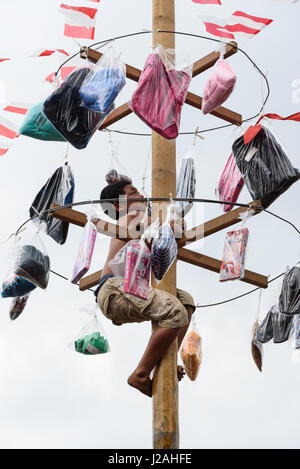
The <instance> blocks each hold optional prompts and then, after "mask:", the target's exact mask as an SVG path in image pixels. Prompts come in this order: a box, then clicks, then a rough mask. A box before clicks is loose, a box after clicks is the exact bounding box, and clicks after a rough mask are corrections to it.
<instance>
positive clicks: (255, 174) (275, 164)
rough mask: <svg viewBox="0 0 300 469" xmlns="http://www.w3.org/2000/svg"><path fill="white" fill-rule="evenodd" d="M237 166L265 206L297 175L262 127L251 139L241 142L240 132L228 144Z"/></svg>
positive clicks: (280, 148) (253, 195)
mask: <svg viewBox="0 0 300 469" xmlns="http://www.w3.org/2000/svg"><path fill="white" fill-rule="evenodd" d="M232 150H233V153H234V157H235V159H236V163H237V166H238V168H239V170H240V172H241V174H242V177H243V179H244V181H245V184H246V186H247V188H248V190H249V192H250V194H251V196H252V198H253V199H254V200H260V201H261V204H262V206H263V208H267V207H268V206H269V205H271V203H272V202H274V200H276V199H277V197H279V196H280V195H281V194H283V193H284V192H285V191H286V190H287V189H288V188H289V187H290V186H291V185H292V184H293V183H294V182H296V181H297V180H298V179H299V178H300V173H299V171H298V169H296V168H293V166H292V164H291V162H290V160H289V159H288V157H287V155H286V154H285V152H284V151H283V149H282V147H281V145H279V143H278V142H277V141H276V139H275V137H274V136H273V135H272V133H271V132H270V131H269V130H268V129H267V128H266V127H262V128H261V130H260V131H259V132H258V133H257V135H256V136H255V137H254V138H253V140H252V141H251V142H250V143H248V144H245V142H244V136H242V137H240V138H238V139H237V140H236V141H235V142H234V143H233V146H232Z"/></svg>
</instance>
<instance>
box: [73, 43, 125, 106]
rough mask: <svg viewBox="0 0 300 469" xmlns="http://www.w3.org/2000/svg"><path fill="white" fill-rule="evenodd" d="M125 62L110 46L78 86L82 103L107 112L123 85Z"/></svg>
mask: <svg viewBox="0 0 300 469" xmlns="http://www.w3.org/2000/svg"><path fill="white" fill-rule="evenodd" d="M125 76H126V69H125V64H124V62H122V61H121V60H120V59H119V58H118V57H116V55H115V53H114V50H113V48H112V47H110V48H109V49H108V50H107V51H106V52H105V53H104V54H103V55H102V57H101V58H100V59H99V60H98V62H97V64H96V65H95V68H94V70H93V71H91V72H90V73H89V75H88V76H87V78H86V79H85V80H84V82H83V84H82V86H81V88H80V91H79V93H80V96H81V98H82V105H83V106H84V107H86V108H88V109H91V110H92V111H96V112H105V113H106V112H107V111H108V110H109V109H110V107H111V106H112V105H113V103H114V101H115V99H116V97H117V96H118V94H119V93H120V91H121V90H122V88H123V87H124V86H125V83H126V80H125Z"/></svg>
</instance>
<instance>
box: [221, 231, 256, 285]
mask: <svg viewBox="0 0 300 469" xmlns="http://www.w3.org/2000/svg"><path fill="white" fill-rule="evenodd" d="M248 236H249V230H248V228H241V229H239V230H236V231H229V232H228V233H227V234H226V238H225V244H224V251H223V257H222V264H221V270H220V277H219V281H220V282H225V281H226V280H235V279H241V278H244V275H245V257H246V248H247V243H248Z"/></svg>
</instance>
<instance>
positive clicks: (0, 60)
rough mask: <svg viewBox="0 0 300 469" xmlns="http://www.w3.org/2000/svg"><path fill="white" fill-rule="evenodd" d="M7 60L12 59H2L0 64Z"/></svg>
mask: <svg viewBox="0 0 300 469" xmlns="http://www.w3.org/2000/svg"><path fill="white" fill-rule="evenodd" d="M5 60H11V59H0V62H4V61H5Z"/></svg>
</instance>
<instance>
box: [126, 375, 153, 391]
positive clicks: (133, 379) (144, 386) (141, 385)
mask: <svg viewBox="0 0 300 469" xmlns="http://www.w3.org/2000/svg"><path fill="white" fill-rule="evenodd" d="M127 383H128V384H129V386H132V387H133V388H136V389H137V390H138V391H140V392H142V393H143V394H146V396H149V397H152V381H151V379H150V378H149V376H144V375H142V374H141V373H137V372H136V371H134V372H133V373H132V374H131V375H130V376H129V378H128V380H127Z"/></svg>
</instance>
